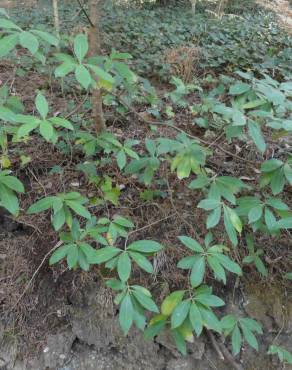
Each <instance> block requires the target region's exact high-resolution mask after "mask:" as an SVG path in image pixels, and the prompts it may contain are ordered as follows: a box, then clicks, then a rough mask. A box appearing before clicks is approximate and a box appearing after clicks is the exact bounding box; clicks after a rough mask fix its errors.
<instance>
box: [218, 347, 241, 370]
mask: <svg viewBox="0 0 292 370" xmlns="http://www.w3.org/2000/svg"><path fill="white" fill-rule="evenodd" d="M218 345H219V347H220V349H221V351H222V353H223V355H224V356H225V360H226V361H228V362H229V363H230V365H232V366H233V367H234V369H235V370H244V368H243V367H242V366H241V364H239V363H238V362H236V361H235V360H234V358H233V356H232V355H231V353H230V352H229V351H228V349H227V348H226V347H225V345H224V343H223V342H222V341H221V342H218Z"/></svg>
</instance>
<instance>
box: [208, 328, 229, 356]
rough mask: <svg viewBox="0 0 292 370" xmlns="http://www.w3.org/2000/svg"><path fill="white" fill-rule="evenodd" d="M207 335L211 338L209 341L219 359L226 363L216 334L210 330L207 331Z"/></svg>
mask: <svg viewBox="0 0 292 370" xmlns="http://www.w3.org/2000/svg"><path fill="white" fill-rule="evenodd" d="M206 333H207V336H208V337H209V339H210V341H211V343H212V346H213V347H214V349H215V351H216V352H217V354H218V357H219V358H220V360H223V361H224V359H225V357H224V356H223V354H222V352H221V349H220V347H219V344H218V343H217V341H216V339H215V337H214V334H213V333H212V332H211V331H210V330H206Z"/></svg>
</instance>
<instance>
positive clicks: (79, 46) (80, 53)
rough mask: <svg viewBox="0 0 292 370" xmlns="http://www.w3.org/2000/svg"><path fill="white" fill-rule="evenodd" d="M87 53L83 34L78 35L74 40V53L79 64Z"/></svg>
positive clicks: (85, 37)
mask: <svg viewBox="0 0 292 370" xmlns="http://www.w3.org/2000/svg"><path fill="white" fill-rule="evenodd" d="M87 52H88V40H87V36H86V35H84V34H79V35H77V36H76V37H75V38H74V53H75V55H76V58H77V59H78V61H79V63H82V61H83V59H84V57H85V56H86V54H87Z"/></svg>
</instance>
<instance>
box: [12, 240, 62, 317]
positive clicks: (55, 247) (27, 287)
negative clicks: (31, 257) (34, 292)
mask: <svg viewBox="0 0 292 370" xmlns="http://www.w3.org/2000/svg"><path fill="white" fill-rule="evenodd" d="M62 244H63V241H58V243H57V244H56V245H55V246H54V247H53V248H52V249H50V250H49V252H48V253H47V254H46V255H45V257H44V258H43V259H42V262H41V263H40V264H39V267H38V268H37V269H36V270H35V272H34V273H33V275H32V277H31V279H30V280H29V282H28V283H27V284H26V287H25V288H24V291H23V292H22V294H21V296H20V297H19V298H18V300H17V302H16V303H15V305H14V306H13V307H12V309H11V311H13V310H14V309H15V308H16V307H17V305H18V304H19V302H20V301H21V300H22V298H23V297H24V296H25V294H26V292H27V291H28V289H29V288H30V286H31V284H32V282H33V280H34V278H35V277H36V276H37V274H38V273H39V271H40V269H41V268H42V266H43V264H44V263H45V261H46V259H47V258H48V257H49V255H50V254H51V253H52V252H53V251H54V250H56V249H57V248H59V247H60V246H61V245H62Z"/></svg>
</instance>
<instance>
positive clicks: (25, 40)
mask: <svg viewBox="0 0 292 370" xmlns="http://www.w3.org/2000/svg"><path fill="white" fill-rule="evenodd" d="M19 42H20V45H21V46H22V47H23V48H25V49H28V50H29V51H30V52H31V54H33V55H34V54H35V53H36V52H37V51H38V48H39V42H38V39H37V38H36V37H35V36H34V35H33V34H32V33H30V32H27V31H22V32H21V33H20V35H19Z"/></svg>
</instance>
